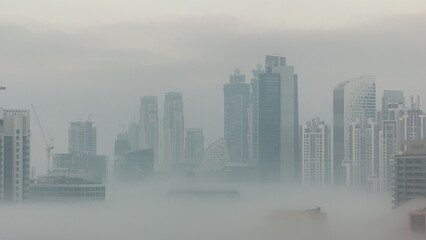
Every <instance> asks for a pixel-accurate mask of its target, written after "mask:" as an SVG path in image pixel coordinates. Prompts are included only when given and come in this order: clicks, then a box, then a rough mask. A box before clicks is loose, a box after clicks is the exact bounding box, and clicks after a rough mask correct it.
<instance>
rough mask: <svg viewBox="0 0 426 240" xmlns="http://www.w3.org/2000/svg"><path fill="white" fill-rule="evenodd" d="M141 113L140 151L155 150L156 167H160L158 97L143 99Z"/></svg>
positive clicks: (145, 97)
mask: <svg viewBox="0 0 426 240" xmlns="http://www.w3.org/2000/svg"><path fill="white" fill-rule="evenodd" d="M139 113H140V119H139V149H153V150H154V162H155V165H158V159H159V158H158V153H159V127H158V104H157V97H154V96H144V97H142V98H141V105H140V112H139ZM157 167H158V166H156V168H157Z"/></svg>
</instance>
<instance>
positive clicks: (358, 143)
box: [343, 116, 379, 188]
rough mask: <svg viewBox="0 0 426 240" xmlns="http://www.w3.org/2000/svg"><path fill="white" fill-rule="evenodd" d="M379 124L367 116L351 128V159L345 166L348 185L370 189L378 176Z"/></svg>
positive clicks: (345, 162) (354, 123) (351, 125)
mask: <svg viewBox="0 0 426 240" xmlns="http://www.w3.org/2000/svg"><path fill="white" fill-rule="evenodd" d="M378 142H379V133H378V124H377V123H376V122H375V119H374V118H366V117H365V116H364V117H362V118H360V119H358V120H357V121H355V122H353V123H351V124H350V126H349V155H350V157H349V159H350V160H348V161H344V162H343V165H344V167H345V172H346V174H345V175H346V185H347V186H351V187H362V188H368V187H370V183H371V181H372V180H374V179H376V176H377V174H378V161H379V152H378V147H379V144H378Z"/></svg>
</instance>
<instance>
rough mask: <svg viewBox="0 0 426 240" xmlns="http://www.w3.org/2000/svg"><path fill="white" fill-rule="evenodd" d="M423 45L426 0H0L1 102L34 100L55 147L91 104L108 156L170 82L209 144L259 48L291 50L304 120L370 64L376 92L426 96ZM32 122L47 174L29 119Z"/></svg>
mask: <svg viewBox="0 0 426 240" xmlns="http://www.w3.org/2000/svg"><path fill="white" fill-rule="evenodd" d="M425 44H426V2H425V1H424V0H419V1H416V0H413V1H411V0H405V1H392V0H376V1H373V0H369V1H367V0H359V1H343V0H340V1H339V0H327V1H318V0H291V1H275V0H264V1H253V0H245V1H232V2H231V1H225V0H216V1H212V0H189V1H188V0H186V1H172V0H168V1H150V2H148V1H136V0H128V1H118V0H91V1H88V0H73V1H59V0H56V1H54V0H38V1H19V0H0V84H1V85H5V86H7V88H8V89H7V91H5V92H1V93H0V94H1V95H0V101H1V105H2V106H3V107H5V108H26V109H29V108H30V104H31V103H33V104H34V105H35V106H36V108H37V110H38V113H39V115H40V118H41V120H42V124H43V125H44V128H45V129H46V131H48V132H50V134H51V135H52V137H53V138H54V145H55V147H56V150H57V152H63V151H66V149H67V129H68V124H69V122H70V121H73V120H77V119H82V120H85V119H87V117H88V116H89V115H90V114H91V113H92V114H93V116H92V119H91V120H93V121H94V122H95V124H96V126H97V127H98V149H99V153H100V154H107V155H111V154H112V153H113V142H114V138H115V134H116V133H117V132H120V131H121V129H122V128H123V126H125V125H127V124H128V123H129V122H131V121H132V120H133V119H137V118H138V105H139V98H140V96H143V95H156V96H158V97H159V105H160V108H161V109H162V105H163V96H164V93H165V92H167V91H181V92H183V96H184V104H185V105H184V108H185V127H187V128H190V127H202V128H204V131H205V137H206V144H207V145H208V144H209V143H211V142H213V141H214V140H215V139H217V138H219V137H222V136H223V93H222V91H223V90H222V87H223V84H224V83H226V82H227V81H228V77H229V74H231V73H232V72H233V70H234V68H235V67H239V68H240V69H241V70H242V72H243V73H245V74H246V75H247V80H249V79H250V78H251V73H250V71H251V69H252V68H254V67H255V66H256V64H257V63H258V62H263V58H264V55H265V54H276V55H282V56H285V57H287V62H288V63H289V64H290V65H294V66H295V69H296V72H297V73H298V75H299V85H300V87H299V92H300V120H301V121H300V122H301V124H302V123H303V122H304V121H306V120H308V119H309V118H311V117H317V116H318V117H321V118H322V119H325V120H326V121H327V122H329V123H330V124H331V120H332V116H331V112H332V98H331V97H332V90H333V87H334V86H335V85H336V84H337V83H338V82H339V81H341V80H346V79H350V78H355V77H358V76H360V75H363V74H365V73H368V74H373V75H376V76H377V83H378V95H379V96H380V95H381V92H382V90H383V89H401V90H404V91H405V93H406V96H409V95H410V94H420V95H421V97H422V99H425V101H426V89H425V81H426V73H425V63H426V61H425V57H426V47H425ZM161 116H162V113H160V117H161ZM31 128H32V133H33V137H32V151H33V152H32V162H33V163H34V164H35V165H36V166H38V167H39V168H40V169H39V170H38V173H42V172H43V171H44V169H43V168H44V165H45V155H44V154H45V151H44V145H43V143H42V139H41V135H40V131H39V129H38V127H37V124H36V122H35V121H34V119H33V121H32V126H31ZM111 160H112V159H111Z"/></svg>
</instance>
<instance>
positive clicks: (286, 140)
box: [265, 55, 302, 183]
mask: <svg viewBox="0 0 426 240" xmlns="http://www.w3.org/2000/svg"><path fill="white" fill-rule="evenodd" d="M265 67H270V68H271V69H272V72H273V73H276V74H279V75H280V81H281V82H280V88H281V89H280V96H281V99H280V100H281V104H280V113H281V117H280V121H281V126H280V138H281V179H282V180H283V181H284V182H286V183H295V182H299V181H300V179H301V175H302V168H301V159H300V139H299V137H300V136H299V97H298V79H297V75H296V74H295V73H294V67H293V66H289V65H287V63H286V58H285V57H279V56H269V55H267V56H266V57H265Z"/></svg>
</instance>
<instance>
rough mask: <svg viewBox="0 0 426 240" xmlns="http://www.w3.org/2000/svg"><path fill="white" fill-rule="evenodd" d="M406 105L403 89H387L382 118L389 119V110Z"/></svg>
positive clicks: (384, 94)
mask: <svg viewBox="0 0 426 240" xmlns="http://www.w3.org/2000/svg"><path fill="white" fill-rule="evenodd" d="M398 106H405V97H404V92H403V91H396V90H385V91H383V97H382V119H388V112H389V111H388V110H389V109H395V108H398Z"/></svg>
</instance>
